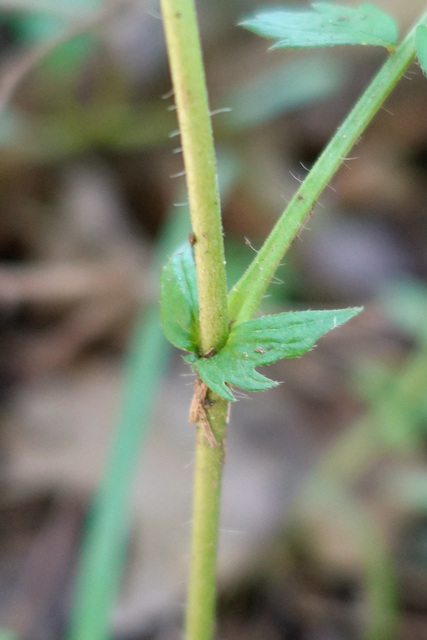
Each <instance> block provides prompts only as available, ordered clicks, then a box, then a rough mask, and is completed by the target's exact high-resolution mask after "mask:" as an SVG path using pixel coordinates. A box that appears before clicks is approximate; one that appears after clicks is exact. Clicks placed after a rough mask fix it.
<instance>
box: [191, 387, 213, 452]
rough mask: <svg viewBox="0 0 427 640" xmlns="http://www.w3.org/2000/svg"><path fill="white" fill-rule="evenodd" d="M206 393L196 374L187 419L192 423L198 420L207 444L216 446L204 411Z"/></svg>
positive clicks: (206, 389)
mask: <svg viewBox="0 0 427 640" xmlns="http://www.w3.org/2000/svg"><path fill="white" fill-rule="evenodd" d="M207 393H208V387H207V385H206V384H205V383H204V382H203V380H201V379H200V378H199V376H197V378H196V381H195V383H194V395H193V399H192V401H191V406H190V415H189V420H190V422H192V423H196V422H200V425H201V426H202V427H203V429H204V432H205V437H206V440H207V441H208V442H209V445H210V446H211V447H216V446H217V445H218V443H217V441H216V438H215V436H214V433H213V431H212V429H211V425H210V424H209V419H208V414H207V412H206V396H207Z"/></svg>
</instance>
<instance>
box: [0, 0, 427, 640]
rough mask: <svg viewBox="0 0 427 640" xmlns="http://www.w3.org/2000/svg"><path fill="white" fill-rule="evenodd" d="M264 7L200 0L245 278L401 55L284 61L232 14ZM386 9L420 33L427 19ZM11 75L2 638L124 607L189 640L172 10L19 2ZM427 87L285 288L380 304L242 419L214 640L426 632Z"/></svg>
mask: <svg viewBox="0 0 427 640" xmlns="http://www.w3.org/2000/svg"><path fill="white" fill-rule="evenodd" d="M260 4H261V3H260V2H256V0H232V1H230V0H217V1H216V2H213V1H212V0H199V1H198V2H197V6H198V9H199V12H200V23H201V32H202V38H203V44H204V53H205V61H206V71H207V78H208V85H209V92H210V103H211V108H212V112H213V114H215V115H213V127H214V133H215V139H216V143H217V151H218V160H219V169H220V177H221V191H222V202H223V212H224V228H225V241H226V252H227V268H228V277H229V283H230V285H231V284H232V283H233V282H234V281H235V280H236V279H237V278H238V277H239V275H240V274H241V272H242V271H243V269H244V268H245V266H246V265H247V264H248V262H249V261H250V259H251V258H252V256H253V252H254V251H256V249H257V247H258V246H260V244H261V243H262V241H263V238H264V237H265V235H266V234H267V233H268V231H269V229H270V228H271V226H272V224H273V223H274V220H275V219H276V218H277V217H278V215H279V214H280V213H281V211H282V210H283V208H284V206H285V205H286V201H287V200H289V198H290V197H291V195H292V194H293V192H294V190H295V188H296V185H297V183H298V181H299V180H301V179H302V178H303V177H304V175H305V174H306V172H307V170H308V169H309V167H310V165H311V164H312V163H313V161H314V160H315V159H316V157H317V155H318V153H319V152H320V150H321V149H322V148H323V146H324V144H325V143H326V142H327V140H328V138H329V136H330V135H331V133H332V132H333V131H334V130H335V128H336V127H337V126H338V124H339V122H340V120H341V118H342V117H343V116H344V115H345V114H346V112H347V111H348V109H349V108H350V107H351V105H352V104H353V102H354V100H355V99H356V97H357V96H358V94H359V93H360V92H361V90H362V89H363V87H364V86H365V84H366V83H367V81H368V80H369V79H370V77H371V76H372V74H373V72H374V70H375V69H376V68H377V67H378V65H379V64H381V61H382V60H383V59H384V57H385V55H387V54H386V53H385V52H382V51H379V50H374V49H367V50H360V49H356V48H349V49H336V50H331V51H326V52H325V51H322V52H314V53H313V52H311V53H310V52H292V53H290V52H283V51H275V52H270V53H267V47H268V43H266V41H264V40H261V39H258V38H256V37H255V36H254V35H251V34H249V33H246V32H244V31H243V30H242V29H239V28H238V27H237V26H236V25H237V23H238V22H239V20H240V19H241V18H242V17H244V16H246V15H248V14H249V13H250V12H251V11H253V10H255V9H256V8H258V7H259V6H260ZM273 4H274V5H280V4H281V3H279V2H274V3H273V2H269V3H268V5H269V6H272V5H273ZM293 4H297V3H293ZM300 4H301V5H302V6H306V4H305V3H302V2H301V3H300ZM348 4H356V3H355V2H349V3H348ZM377 4H378V6H381V8H383V9H385V10H388V11H390V12H391V13H393V15H394V17H395V18H396V19H397V21H398V23H399V26H400V28H401V30H402V32H403V31H404V30H405V29H406V28H408V26H409V25H410V23H411V22H412V21H414V20H415V19H416V17H417V15H418V14H419V12H420V11H421V10H422V9H423V8H424V3H423V2H421V0H409V1H408V2H407V3H405V4H404V5H403V4H402V3H401V2H398V1H397V0H382V1H381V2H378V3H377ZM0 69H1V72H0V206H1V211H2V215H1V216H0V259H1V264H0V305H1V325H2V327H1V328H2V331H1V337H0V341H1V342H0V344H1V347H2V348H1V351H0V393H1V400H2V404H1V413H0V416H1V440H0V442H1V456H2V461H3V465H2V476H1V481H2V489H3V490H2V499H1V503H0V509H1V512H2V513H1V519H0V523H1V525H0V526H1V529H0V536H1V549H2V553H1V554H0V625H1V626H2V628H3V631H2V634H3V635H2V636H1V638H3V637H4V638H5V639H6V638H7V639H9V638H17V639H18V640H39V639H40V640H56V639H58V640H59V639H62V638H66V637H70V634H72V633H73V631H72V630H71V631H69V628H70V627H69V622H68V621H69V619H70V616H71V618H72V619H73V621H74V622H73V625H74V636H73V637H75V638H79V640H86V638H85V636H84V635H82V633H80V635H79V634H78V633H77V631H76V630H75V629H76V628H77V626H76V625H77V622H76V620H81V619H82V618H84V616H85V615H88V611H89V615H90V617H91V619H92V620H93V619H95V620H96V619H97V618H99V619H101V618H102V617H103V616H104V615H105V610H106V609H108V611H109V612H110V618H111V624H112V625H113V628H114V637H115V638H118V639H120V640H138V639H144V640H149V639H150V640H151V639H152V640H169V639H172V638H178V637H180V636H179V624H180V622H179V621H180V617H181V613H182V605H183V601H184V598H185V580H186V568H187V554H188V534H189V527H188V520H189V518H190V507H191V462H192V446H193V429H192V427H191V426H189V425H188V424H187V412H188V406H189V402H190V398H191V382H192V378H191V376H188V371H187V370H186V369H185V367H183V364H182V362H181V358H180V356H179V354H176V353H175V354H174V353H172V352H171V351H170V350H169V349H168V347H167V346H166V344H165V342H164V341H163V338H162V336H161V333H160V331H159V326H158V309H157V302H158V290H157V279H158V273H159V269H160V268H161V264H163V263H164V261H165V259H166V256H167V255H168V254H169V253H170V252H171V251H172V250H173V247H174V246H176V245H178V244H179V243H180V242H182V241H183V239H185V237H186V234H187V232H188V231H189V223H188V212H187V207H186V204H185V202H186V195H185V188H184V183H183V177H182V175H181V172H182V169H183V165H182V157H181V155H180V153H179V136H178V135H177V131H176V129H177V124H176V117H175V113H174V110H173V96H172V95H171V93H170V80H169V75H168V68H167V60H166V52H165V48H164V44H163V34H162V25H161V20H160V15H159V8H158V6H157V4H156V2H154V1H152V0H110V1H108V2H107V1H105V2H102V1H101V0H91V1H90V2H89V1H88V0H85V1H84V2H83V0H73V2H71V1H70V0H69V1H68V2H65V1H63V0H61V2H59V1H58V0H56V2H53V1H51V0H0ZM426 98H427V85H426V81H425V78H424V77H423V75H422V73H421V71H420V70H419V69H418V68H417V67H416V66H414V67H413V68H411V70H410V72H409V73H408V74H407V76H406V77H405V78H404V79H403V80H402V82H401V84H400V85H399V86H398V88H397V89H396V91H395V92H394V93H393V95H392V96H391V98H390V99H389V101H388V103H387V105H386V107H385V109H384V110H383V111H382V112H381V113H380V114H379V115H378V117H377V118H376V120H375V122H374V123H373V124H372V126H371V127H370V128H369V130H368V131H367V132H366V135H365V136H364V137H363V140H362V141H360V143H359V144H358V145H357V147H356V148H355V150H354V154H353V157H352V158H349V159H347V160H346V161H345V163H344V166H343V168H342V169H341V170H340V172H339V173H338V175H337V176H336V178H335V179H334V181H333V184H332V185H331V189H327V190H326V192H325V193H324V194H323V196H322V197H321V199H320V202H319V203H318V205H317V207H316V210H315V215H314V216H313V217H312V218H311V219H310V220H309V221H308V223H307V228H306V229H304V230H303V231H302V232H301V234H300V237H299V238H298V239H297V240H296V241H295V243H294V245H293V247H292V248H291V251H290V252H289V254H288V255H287V256H286V259H285V260H284V264H283V266H282V268H281V270H280V272H279V273H278V277H277V281H276V282H275V283H274V284H273V285H272V286H271V288H270V292H269V296H268V298H266V300H265V309H266V310H269V309H270V310H275V311H277V310H281V309H288V308H292V309H295V308H316V307H318V308H320V307H323V306H326V307H327V306H336V305H343V306H344V305H347V304H351V305H359V304H363V305H365V312H364V313H363V314H362V315H361V316H360V318H357V319H356V320H354V321H352V322H351V323H350V324H349V325H348V326H347V325H346V326H345V327H343V328H341V329H340V330H339V331H337V332H334V333H333V335H332V336H330V337H326V338H325V339H324V340H322V341H321V343H320V344H319V346H318V347H317V348H316V349H315V350H313V351H312V352H311V353H310V354H308V355H307V356H305V357H304V358H302V359H299V360H296V361H290V362H281V363H278V364H277V365H275V367H274V368H275V376H276V378H277V379H278V380H283V381H284V383H283V384H282V385H281V387H280V388H279V389H277V390H273V391H269V392H265V393H263V394H258V395H257V396H255V397H254V398H250V399H242V400H241V401H240V402H239V403H238V404H237V406H236V407H233V413H232V421H231V425H230V434H229V441H228V460H227V467H226V475H225V485H224V496H223V527H224V528H223V531H222V540H221V558H220V567H219V578H220V618H219V623H218V638H221V640H235V639H237V638H241V637H245V638H246V639H247V640H252V639H254V640H256V639H258V638H265V639H267V640H300V639H301V640H302V639H304V640H307V639H308V640H323V639H328V640H331V639H334V640H335V639H337V640H351V639H353V638H361V637H364V638H372V639H375V640H377V639H378V640H381V639H383V640H389V639H392V638H402V640H406V639H408V640H409V639H411V640H412V639H413V638H417V640H418V639H420V640H422V639H423V638H426V639H427V472H426V442H427V439H426V438H427V430H426V427H427V392H426V386H427V328H426V323H425V318H426V311H427V284H426V275H427V249H426V246H427V243H426V236H427V216H426V213H427V210H426V207H427V205H426V202H427V178H426V168H427V117H426V108H425V105H426ZM171 176H172V177H171ZM173 176H175V177H173ZM132 334H133V338H131V336H132ZM127 345H130V346H129V347H128V346H127ZM125 353H127V354H128V355H127V356H125ZM124 360H125V361H126V363H127V364H126V366H125V372H124V375H123V374H122V363H123V361H124ZM167 363H168V366H166V365H167ZM122 377H123V382H122ZM143 448H144V455H143V456H142V455H141V454H142V449H143ZM100 487H101V489H99V488H100ZM95 495H96V496H97V497H96V499H95V501H93V499H94V496H95ZM83 540H84V541H85V542H84V543H82V541H83ZM82 544H83V548H84V553H83V565H82V564H81V561H80V562H79V557H80V556H81V549H82ZM75 585H77V587H76V586H75ZM100 585H101V586H102V587H105V588H104V590H103V592H102V593H101V595H100V594H99V592H96V589H97V588H99V586H100ZM76 590H77V593H78V595H77V600H76V598H75V595H73V594H75V592H76ZM79 594H80V596H79ZM91 598H93V600H91ZM73 602H74V603H77V604H73ZM88 603H91V606H90V607H89V605H88ZM113 603H114V606H113ZM96 607H98V609H97V608H96ZM70 611H71V612H72V613H70ZM110 618H109V620H108V623H109V624H110ZM101 626H102V625H101ZM76 634H77V635H76ZM87 638H88V639H89V638H90V640H96V638H95V635H92V636H91V635H88V636H87Z"/></svg>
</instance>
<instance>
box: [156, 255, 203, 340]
mask: <svg viewBox="0 0 427 640" xmlns="http://www.w3.org/2000/svg"><path fill="white" fill-rule="evenodd" d="M160 299H161V306H160V313H161V321H162V326H163V331H164V332H165V335H166V338H167V339H168V340H169V342H171V343H172V344H174V345H175V346H176V347H178V348H179V349H184V350H185V351H193V352H197V347H198V344H199V297H198V293H197V281H196V267H195V264H194V256H193V250H192V248H191V247H190V245H189V244H187V245H185V246H182V247H180V248H179V249H178V250H177V251H175V253H174V254H173V255H172V256H171V258H170V259H169V261H168V263H167V264H166V266H165V267H164V268H163V271H162V276H161V280H160Z"/></svg>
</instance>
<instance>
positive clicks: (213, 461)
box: [184, 396, 228, 640]
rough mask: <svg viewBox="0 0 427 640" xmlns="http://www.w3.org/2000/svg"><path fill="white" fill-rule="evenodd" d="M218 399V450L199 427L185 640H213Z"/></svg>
mask: <svg viewBox="0 0 427 640" xmlns="http://www.w3.org/2000/svg"><path fill="white" fill-rule="evenodd" d="M215 398H216V399H215V401H214V404H213V405H212V407H211V409H210V411H209V412H208V418H209V422H210V425H211V428H212V431H213V432H214V434H215V437H216V440H217V442H218V446H216V447H210V446H209V444H208V442H207V440H206V437H205V433H204V430H203V428H202V426H201V425H200V424H199V425H198V426H197V443H196V460H195V469H194V497H193V526H192V546H191V568H190V578H189V587H188V600H187V612H186V624H185V627H186V628H185V636H184V637H185V640H210V639H211V638H212V636H213V627H214V620H215V596H216V562H217V548H218V531H219V515H220V498H221V483H222V469H223V464H224V458H225V432H226V421H227V409H228V403H227V402H226V401H225V400H223V399H222V398H219V397H218V396H216V397H215Z"/></svg>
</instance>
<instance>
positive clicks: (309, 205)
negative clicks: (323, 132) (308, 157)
mask: <svg viewBox="0 0 427 640" xmlns="http://www.w3.org/2000/svg"><path fill="white" fill-rule="evenodd" d="M426 22H427V12H425V13H424V14H423V16H422V17H421V18H420V20H419V21H418V22H417V23H416V25H415V27H414V28H413V29H412V30H411V31H410V33H409V34H408V35H407V36H406V38H405V39H404V40H403V41H402V42H401V44H400V45H399V46H398V47H397V48H396V50H395V52H394V53H392V54H391V55H390V56H389V57H388V58H387V60H386V62H385V63H384V64H383V66H382V67H381V69H380V70H379V72H378V73H377V75H376V76H375V77H374V79H373V80H372V81H371V83H370V84H369V86H368V88H367V89H366V90H365V92H364V93H363V95H362V96H361V98H360V99H359V100H358V102H357V103H356V105H355V106H354V108H353V109H352V110H351V111H350V113H349V115H348V116H347V118H346V119H345V120H344V122H343V123H342V124H341V126H340V127H339V128H338V130H337V131H336V133H335V135H334V136H333V137H332V139H331V141H330V142H329V144H328V145H327V146H326V148H325V149H324V151H323V152H322V154H321V155H320V156H319V158H318V160H317V161H316V163H315V164H314V166H313V167H312V169H311V170H310V172H309V174H308V175H307V177H306V179H305V180H304V182H303V183H302V184H301V187H300V188H299V189H298V191H297V192H296V194H295V195H294V197H293V198H292V200H291V201H290V203H289V205H288V206H287V208H286V209H285V211H284V212H283V214H282V216H281V217H280V218H279V220H278V222H277V223H276V225H275V227H274V228H273V230H272V231H271V233H270V235H269V236H268V238H267V240H266V241H265V243H264V245H263V246H262V248H261V249H260V251H259V252H258V254H257V256H256V258H254V260H253V262H252V263H251V265H250V266H249V267H248V269H247V270H246V272H245V273H244V274H243V276H242V278H241V279H240V280H239V282H238V283H237V284H236V285H235V286H234V288H233V289H232V291H231V292H230V295H229V317H230V320H231V321H233V322H244V321H245V320H249V319H250V318H251V317H252V316H253V315H254V313H255V312H256V311H257V309H258V307H259V306H260V304H261V302H262V299H263V297H264V295H265V292H266V291H267V288H268V285H269V284H270V282H271V279H272V278H273V276H274V273H275V272H276V269H277V267H278V266H279V264H280V261H281V260H282V258H283V256H284V254H285V253H286V251H287V249H288V248H289V246H290V244H291V242H292V240H293V239H294V238H295V236H296V235H297V233H298V231H299V230H300V228H301V227H302V226H303V225H304V221H305V219H306V218H307V217H308V216H309V215H310V213H311V212H312V209H313V207H314V205H315V203H316V201H317V199H318V197H319V196H320V194H321V193H322V191H323V190H324V189H325V187H326V186H327V184H328V183H329V181H330V180H331V178H332V177H333V176H334V174H335V173H336V171H337V170H338V168H339V167H340V166H341V164H342V163H343V162H345V160H346V156H347V155H348V153H349V151H350V150H351V149H352V147H353V146H354V144H355V143H356V142H357V140H358V138H359V136H360V135H361V134H362V133H363V131H364V130H365V129H366V127H367V126H368V124H369V123H370V121H371V120H372V118H373V117H374V115H375V114H376V113H377V111H378V110H379V109H380V108H381V106H382V105H383V103H384V101H385V99H386V98H387V96H388V95H389V93H390V92H391V91H392V89H393V88H394V87H395V85H396V84H397V82H398V81H399V80H400V78H401V77H402V75H403V74H404V73H405V71H406V70H407V69H408V67H409V65H410V64H411V63H412V61H413V60H414V57H415V43H414V36H415V29H416V27H417V26H418V25H419V24H425V23H426Z"/></svg>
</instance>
